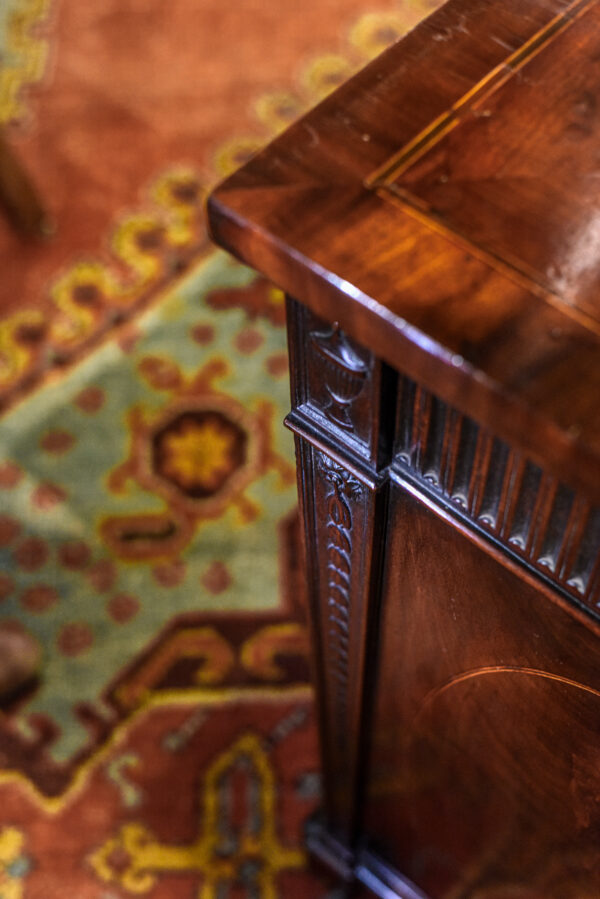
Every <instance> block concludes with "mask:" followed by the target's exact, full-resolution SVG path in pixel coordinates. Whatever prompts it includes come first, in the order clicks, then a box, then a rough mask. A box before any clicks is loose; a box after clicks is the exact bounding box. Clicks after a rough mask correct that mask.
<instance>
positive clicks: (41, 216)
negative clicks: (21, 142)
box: [0, 131, 49, 237]
mask: <svg viewBox="0 0 600 899" xmlns="http://www.w3.org/2000/svg"><path fill="white" fill-rule="evenodd" d="M0 207H1V208H2V212H3V213H4V214H5V215H6V217H7V218H8V219H9V220H10V222H11V224H12V225H13V226H14V227H15V228H16V229H17V230H18V231H19V232H20V233H21V234H23V235H24V236H27V237H45V236H47V234H48V230H49V226H48V218H47V216H46V213H45V211H44V207H43V206H42V203H41V201H40V198H39V196H38V193H37V191H36V189H35V187H34V186H33V184H32V182H31V179H30V178H29V176H28V174H27V173H26V172H25V170H24V169H23V166H22V165H21V163H20V162H19V161H18V159H17V158H16V156H15V154H14V153H13V151H12V150H11V148H10V147H9V146H8V144H7V142H6V140H5V138H4V135H3V134H2V132H1V131H0Z"/></svg>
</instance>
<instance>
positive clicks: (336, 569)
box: [297, 437, 385, 844]
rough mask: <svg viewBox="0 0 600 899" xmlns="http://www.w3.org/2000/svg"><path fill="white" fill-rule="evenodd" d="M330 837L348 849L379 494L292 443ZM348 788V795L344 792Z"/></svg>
mask: <svg viewBox="0 0 600 899" xmlns="http://www.w3.org/2000/svg"><path fill="white" fill-rule="evenodd" d="M297 453H298V461H299V484H300V491H301V497H302V501H303V506H304V509H303V513H304V515H303V517H304V521H305V526H306V538H307V539H306V545H307V556H308V558H307V570H308V576H309V593H310V597H311V603H312V614H311V620H312V625H313V645H314V647H315V648H316V668H317V671H316V673H317V697H318V702H319V707H320V716H321V739H322V746H323V756H324V768H325V777H324V782H325V784H326V795H325V798H324V799H325V814H326V818H327V823H328V827H329V829H330V831H331V832H332V833H333V834H337V835H338V836H339V837H340V839H342V840H343V841H345V842H346V843H347V844H350V843H351V839H352V828H353V822H354V821H355V809H356V802H357V795H356V788H357V782H358V773H359V768H360V765H361V752H362V749H361V747H362V737H361V733H362V729H363V712H364V696H365V684H366V682H367V680H368V678H367V670H366V669H367V666H366V661H367V656H368V644H369V632H370V620H371V617H372V613H373V609H374V602H375V596H376V593H377V586H376V585H377V581H378V578H379V568H380V558H379V556H378V554H377V551H376V550H375V543H376V541H375V531H376V529H378V528H379V527H381V522H382V513H383V502H384V495H383V493H384V490H385V488H383V489H381V488H380V489H377V488H376V487H374V485H373V484H372V483H368V482H367V480H368V479H365V480H363V479H362V478H361V477H360V476H358V475H357V474H354V473H351V472H350V471H349V470H348V469H347V468H345V466H344V465H343V464H341V462H339V461H337V460H334V459H332V458H331V457H330V456H329V455H328V454H326V453H323V452H321V451H320V450H318V449H316V448H314V447H313V446H311V445H310V444H309V442H308V441H307V440H306V439H305V438H304V437H298V438H297ZM349 784H350V785H352V788H350V789H349Z"/></svg>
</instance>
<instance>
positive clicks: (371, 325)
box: [210, 0, 600, 499]
mask: <svg viewBox="0 0 600 899" xmlns="http://www.w3.org/2000/svg"><path fill="white" fill-rule="evenodd" d="M599 32H600V14H599V11H598V4H597V3H596V2H594V0H587V2H586V0H584V2H581V0H580V2H575V3H573V2H567V0H525V2H523V0H502V2H499V0H487V2H486V0H477V2H474V0H451V2H449V3H447V4H446V5H445V6H444V7H442V8H441V9H440V10H439V11H438V12H437V13H435V14H434V15H433V16H431V17H430V18H429V19H428V20H426V21H425V22H424V23H423V24H422V25H421V26H419V27H418V28H416V29H415V31H413V32H412V33H411V34H410V35H409V36H408V37H407V38H406V39H405V40H403V41H401V42H400V43H398V44H397V45H395V46H394V47H392V48H391V49H390V50H389V51H388V52H386V53H384V54H383V55H382V56H381V57H380V58H379V59H378V60H376V61H375V62H374V63H373V64H371V65H370V66H368V67H367V68H366V69H365V70H364V71H363V72H362V73H360V74H359V75H358V76H357V77H356V78H354V79H352V81H351V82H350V83H349V84H348V85H346V86H345V87H344V88H342V89H341V90H340V91H337V92H336V93H335V94H334V95H333V96H332V97H330V98H328V99H327V100H325V101H324V103H322V104H321V105H320V106H319V107H318V108H317V109H316V110H315V111H314V112H312V113H310V114H309V116H307V117H305V118H304V119H302V120H300V122H299V123H298V124H296V125H295V126H294V127H293V128H291V129H290V130H289V131H288V132H286V134H284V135H283V136H282V137H281V138H279V139H278V140H277V141H275V143H274V144H272V145H271V146H270V148H268V149H267V150H266V151H265V152H263V153H260V154H258V155H257V156H256V157H255V159H254V160H253V161H252V162H251V163H250V164H249V165H248V166H246V167H245V168H244V169H243V170H242V171H241V172H240V173H238V174H237V175H235V176H233V178H231V179H229V180H228V181H227V182H226V183H225V184H224V185H223V186H221V187H220V188H219V189H218V190H217V192H216V193H215V194H214V195H213V197H212V198H211V200H210V219H211V227H212V229H213V234H214V236H215V238H216V240H217V242H219V243H221V244H222V245H224V246H227V247H229V248H230V249H231V250H232V251H234V252H235V253H236V254H237V255H238V256H240V257H241V258H243V259H244V260H245V261H247V262H249V263H250V264H251V265H254V266H255V267H257V268H258V269H260V270H261V271H264V272H266V273H267V274H268V275H269V276H270V277H271V278H272V279H273V280H274V281H275V282H276V283H278V284H280V285H282V286H283V287H284V288H285V289H286V290H287V291H288V292H290V293H291V294H292V295H294V296H302V299H303V302H306V303H307V304H308V305H309V306H312V308H314V309H318V311H319V312H320V314H323V315H324V316H325V317H326V318H328V319H330V320H339V321H340V322H341V324H342V325H343V326H344V328H345V329H346V330H347V331H348V332H349V333H350V334H352V335H353V336H354V337H356V338H358V339H359V340H361V342H362V343H363V344H364V345H366V346H367V347H369V348H373V349H375V350H376V351H377V353H378V354H379V355H380V356H381V357H382V358H383V359H385V360H386V361H387V362H388V363H389V364H391V365H393V366H396V367H397V366H399V365H401V366H402V368H403V369H404V370H405V371H407V372H408V373H409V374H411V376H412V377H414V378H415V379H417V380H419V381H420V382H422V383H423V384H424V385H425V386H427V387H428V388H429V389H431V390H433V391H434V392H436V393H437V394H439V395H440V396H441V397H442V398H443V399H444V400H446V401H447V402H451V403H454V404H455V405H457V406H458V407H459V408H462V409H463V410H464V411H469V412H470V413H471V414H474V415H475V416H476V417H477V418H478V420H480V421H482V422H484V423H486V424H488V425H490V426H491V425H493V426H494V428H495V429H496V430H497V431H498V432H499V433H500V434H501V435H502V436H504V437H505V438H506V439H508V440H511V441H514V442H516V443H518V444H520V445H522V446H523V447H524V448H525V449H526V450H527V451H528V452H529V453H531V454H532V456H533V457H534V458H537V459H538V460H542V459H547V458H548V452H547V449H548V445H549V444H551V445H552V448H553V449H552V453H551V462H550V464H551V465H552V467H553V468H554V470H555V471H557V472H558V473H560V474H562V475H565V474H566V475H567V477H568V479H569V480H570V481H572V482H573V483H576V484H578V485H580V486H582V487H584V488H585V489H586V490H587V491H588V492H590V494H591V495H594V496H595V498H596V499H600V476H599V475H600V417H599V416H598V415H597V414H596V405H597V403H596V397H597V395H598V390H599V388H600V352H599V350H600V334H599V329H598V319H597V316H596V315H595V313H593V308H592V307H593V305H594V302H596V303H597V300H594V290H595V283H596V282H597V280H598V272H597V268H595V263H594V262H590V260H595V258H596V253H595V250H594V247H595V246H596V243H597V231H598V224H597V214H596V213H595V209H596V203H597V199H598V186H599V183H600V182H599V179H598V178H597V177H596V174H597V172H596V169H595V167H596V165H597V154H596V151H595V141H594V131H595V129H596V127H597V116H596V115H595V113H594V102H595V100H594V98H595V97H596V96H597V95H598V92H599V91H600V73H599V72H598V65H597V60H596V57H595V55H594V50H593V48H594V46H595V43H594V42H595V41H596V42H597V41H598V40H599V37H598V35H599ZM582 36H583V38H584V39H583V40H582ZM574 54H575V55H576V60H577V62H576V64H574V61H573V56H574ZM521 90H524V91H525V93H523V95H522V97H523V99H522V100H521V99H519V100H517V99H516V98H517V96H519V97H521V93H520V92H521ZM525 94H527V97H526V98H525ZM553 99H556V103H553V102H552V101H553ZM488 112H489V113H490V115H487V113H488ZM478 113H483V114H482V115H479V114H478ZM448 123H451V124H453V126H454V127H452V128H451V130H450V131H449V132H447V130H446V126H447V125H448ZM586 129H587V135H586V134H584V131H586ZM497 138H498V140H500V143H498V142H497ZM463 141H464V143H465V153H464V157H463V150H462V147H463ZM502 141H503V142H502ZM425 144H426V145H427V151H426V152H425V153H423V147H424V145H425ZM459 145H460V147H461V149H460V150H459V151H458V152H459V155H460V157H461V158H460V162H459V161H458V160H457V156H456V152H457V151H456V147H458V146H459ZM411 158H412V159H413V162H412V167H409V168H408V169H406V170H405V171H402V166H403V165H404V164H405V162H406V160H408V159H411ZM399 160H400V163H401V165H400V169H401V174H399V175H398V178H397V180H396V167H397V165H398V161H399ZM402 160H404V162H403V161H402ZM540 160H543V164H538V162H539V161H540ZM553 162H554V163H556V166H555V167H554V166H553ZM429 165H430V166H431V172H430V173H429V176H428V174H427V173H428V171H429V169H428V168H427V167H428V166H429ZM444 166H446V168H447V171H446V170H445V169H444ZM438 170H439V173H438V175H437V177H438V181H437V182H435V177H436V174H435V173H436V172H438ZM428 177H430V178H431V179H433V181H432V183H431V184H430V183H429V182H428V180H427V179H428ZM439 178H441V179H442V180H441V182H440V181H439ZM446 179H447V180H446ZM407 184H410V188H411V189H410V191H409V190H408V189H407ZM413 188H414V189H413ZM517 188H518V189H517ZM408 193H410V197H411V198H412V199H409V198H407V194H408ZM419 194H421V195H422V196H420V195H419ZM482 197H483V199H484V200H485V202H483V203H482V202H481V199H482ZM556 198H558V200H559V201H560V202H556V203H555V202H554V201H555V200H556ZM530 199H533V201H534V206H535V209H536V210H539V216H537V214H536V216H535V218H536V224H535V228H534V229H531V227H530V226H531V218H532V217H533V215H529V214H528V215H524V214H523V207H524V204H527V203H529V201H530ZM417 200H418V201H419V202H417ZM436 203H437V204H438V205H439V206H440V208H439V209H438V208H437V207H436ZM498 204H500V205H498ZM535 204H537V205H535ZM549 205H550V206H551V207H552V210H551V214H547V212H548V206H549ZM563 213H564V214H565V216H566V217H565V218H563ZM498 215H501V217H502V221H503V223H502V224H498V223H497V222H496V218H497V216H498ZM466 222H469V223H471V224H469V225H468V226H467V225H466V224H465V223H466ZM506 223H509V224H506ZM498 229H499V230H498ZM596 265H597V263H596ZM542 274H543V277H541V275H542Z"/></svg>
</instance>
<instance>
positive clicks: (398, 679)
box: [364, 488, 600, 899]
mask: <svg viewBox="0 0 600 899" xmlns="http://www.w3.org/2000/svg"><path fill="white" fill-rule="evenodd" d="M390 514H391V519H392V526H391V528H390V535H391V537H390V539H391V541H392V545H391V546H390V547H389V553H388V557H387V558H388V564H387V567H386V573H385V586H384V595H385V596H386V601H385V603H384V608H383V616H382V620H381V624H380V634H381V655H380V658H381V663H380V670H379V673H378V680H377V687H376V690H375V696H376V702H375V715H374V723H373V736H372V741H373V742H372V763H371V768H370V773H369V780H368V786H367V811H366V814H365V825H364V826H365V830H366V831H367V832H368V833H369V835H370V838H371V840H372V841H373V843H374V845H376V846H377V848H378V850H379V852H380V853H381V854H382V855H384V856H385V857H386V858H388V859H390V860H391V861H393V863H394V865H395V866H396V867H397V868H398V870H400V871H403V872H404V873H405V874H406V875H408V877H409V878H411V879H412V880H413V881H415V882H416V883H418V884H419V886H420V887H422V888H423V889H424V890H425V891H426V893H427V894H428V895H431V896H436V897H437V896H444V897H457V896H464V897H475V896H476V897H481V899H483V897H486V899H517V897H518V899H538V897H539V899H541V897H544V899H550V897H553V899H554V897H556V899H558V897H560V899H592V897H595V896H597V895H598V894H599V892H600V856H599V854H598V834H599V832H600V664H599V663H600V642H599V641H598V636H597V634H595V633H592V632H591V631H590V630H589V629H588V628H586V627H585V626H584V625H583V624H581V623H580V622H578V621H576V620H574V619H573V618H572V617H571V616H570V615H569V614H568V613H567V612H566V611H565V612H561V611H559V610H556V609H549V608H548V601H547V600H546V598H545V597H543V596H542V595H541V594H540V593H539V592H538V591H536V589H535V588H534V587H532V586H530V585H526V584H523V582H522V581H520V580H519V578H518V575H517V574H515V573H514V572H511V571H508V570H507V569H506V568H505V567H504V566H502V564H500V563H499V562H498V561H497V560H495V559H492V558H490V557H489V556H488V555H486V553H485V552H483V551H482V550H481V549H480V548H479V547H477V546H475V545H473V544H470V543H468V542H466V541H465V540H464V538H463V537H462V535H461V534H460V533H459V532H457V531H456V530H454V529H451V528H448V527H447V526H446V524H445V522H443V521H442V520H440V519H439V518H438V517H436V516H435V515H434V514H433V513H432V512H431V511H429V510H428V509H426V508H424V507H423V505H422V504H420V503H418V501H417V499H416V498H415V497H413V496H407V495H406V493H405V492H404V491H402V490H400V489H396V488H395V489H393V491H392V500H391V509H390ZM407 534H410V535H411V536H410V541H407V539H406V536H407Z"/></svg>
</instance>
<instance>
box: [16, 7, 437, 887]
mask: <svg viewBox="0 0 600 899" xmlns="http://www.w3.org/2000/svg"><path fill="white" fill-rule="evenodd" d="M437 5H439V2H438V0H434V2H431V0H412V2H410V0H404V2H402V0H389V2H386V0H381V2H378V4H377V7H376V8H370V7H369V6H368V4H367V3H366V2H365V0H345V2H344V3H342V2H341V0H308V2H305V3H303V4H302V5H301V6H300V5H298V7H296V6H291V7H282V6H281V5H280V4H276V3H275V2H274V0H263V2H262V3H258V2H256V0H239V2H238V3H236V4H235V5H234V6H233V7H227V6H223V5H222V4H219V3H217V2H216V0H176V2H174V3H169V4H166V3H164V2H163V0H90V2H85V3H82V2H81V0H3V3H2V5H0V50H1V53H0V63H1V64H0V124H1V125H2V127H3V128H4V132H5V134H6V137H7V139H8V140H9V141H10V142H11V144H12V146H13V148H14V150H15V152H16V153H17V155H18V157H19V159H20V160H21V162H22V164H23V165H24V166H25V167H26V169H27V170H28V171H29V173H30V175H31V177H32V179H33V180H34V181H35V183H36V185H37V187H38V190H39V192H40V194H41V196H42V197H43V201H44V203H45V205H46V208H47V211H48V215H49V217H50V218H51V219H52V221H53V223H54V231H53V234H52V236H51V237H49V238H48V239H47V240H46V241H44V242H39V243H36V242H32V241H30V242H26V241H24V240H22V239H21V238H19V237H18V235H16V234H15V233H13V232H12V231H11V230H10V228H9V226H8V225H7V223H5V222H4V221H3V220H0V260H1V263H2V282H1V284H0V411H1V416H0V603H1V605H0V612H1V617H2V621H4V622H7V621H9V622H13V621H17V622H19V624H20V625H21V626H23V627H25V628H26V629H27V630H28V631H29V632H30V633H31V634H32V635H33V636H34V637H35V638H37V639H38V640H39V641H40V643H41V644H42V646H43V650H44V662H43V670H42V672H41V675H40V678H39V680H38V682H37V683H36V684H34V685H33V686H32V688H31V689H29V690H28V691H27V692H26V693H24V694H22V695H20V696H19V697H18V698H16V699H15V700H14V701H12V702H11V703H10V704H8V705H7V706H6V707H5V708H4V710H3V712H2V713H1V717H0V763H1V770H0V899H55V897H56V899H58V897H61V899H62V897H65V896H69V897H70V896H73V897H77V899H123V897H127V896H136V895H138V896H139V895H144V896H148V897H150V899H166V897H170V899H184V897H185V899H187V897H189V899H192V897H194V899H196V897H197V899H246V897H247V899H275V897H290V899H294V897H298V899H299V897H309V896H310V897H313V896H314V897H319V899H325V897H329V899H334V897H335V896H336V895H337V893H336V891H335V889H334V887H333V886H332V885H331V884H330V883H329V881H328V880H327V879H326V878H325V876H324V875H323V874H322V873H320V872H316V871H313V870H312V869H311V868H310V866H309V864H308V862H307V859H306V856H305V854H304V851H303V848H302V825H303V822H304V820H305V819H306V817H307V815H308V814H310V813H311V812H312V811H313V810H314V808H315V806H316V803H317V801H318V794H319V778H318V753H317V744H316V733H315V724H314V718H313V710H312V697H311V692H310V686H309V683H310V678H309V665H308V658H307V637H306V629H305V624H304V620H303V613H302V591H303V577H302V573H301V560H300V555H301V553H300V540H299V525H298V516H297V511H296V489H295V475H294V468H293V454H292V446H291V439H290V438H289V436H288V435H287V434H286V433H285V432H284V430H283V428H282V427H281V420H282V418H283V416H284V414H285V412H286V411H287V406H288V397H287V393H288V384H287V358H286V347H285V333H284V313H283V297H282V295H281V293H280V291H278V290H277V289H276V288H274V287H273V286H271V285H269V284H268V283H266V282H265V281H264V280H262V279H261V278H258V277H257V276H256V275H255V274H254V273H252V272H251V271H249V270H248V269H246V268H244V267H242V266H240V265H238V264H237V263H234V262H233V261H232V260H230V259H228V258H227V257H226V256H225V255H224V254H222V253H221V252H218V251H215V250H214V249H211V247H210V246H209V243H208V240H207V237H206V232H205V229H204V217H203V202H204V197H205V194H206V191H207V189H208V188H209V187H210V185H211V184H213V183H214V182H215V180H216V179H217V178H218V177H220V176H221V175H223V174H225V173H227V172H228V171H230V170H231V169H232V168H234V167H235V166H236V165H238V164H239V163H240V162H242V161H243V160H244V159H245V158H247V157H248V155H249V154H250V153H252V152H254V151H255V150H256V149H257V148H258V147H259V146H261V145H262V144H264V143H265V142H266V140H268V139H269V138H270V137H272V136H273V135H274V134H275V133H276V132H277V131H278V130H279V129H281V128H283V127H285V125H287V124H288V123H289V122H290V121H291V120H293V119H294V118H295V117H296V116H297V115H299V114H300V113H301V112H302V111H304V110H305V109H307V108H308V107H309V106H310V105H312V104H313V103H314V102H316V101H317V100H318V99H319V98H320V97H321V96H323V95H324V94H325V93H326V92H327V91H329V90H331V89H332V87H334V86H335V85H336V84H338V83H339V82H340V81H341V80H343V79H345V78H346V77H347V76H348V75H350V74H351V73H352V72H353V71H354V70H356V69H357V68H358V67H359V66H360V65H362V64H363V63H364V62H365V61H367V60H368V59H369V58H370V57H371V56H373V55H375V54H376V53H377V52H379V51H380V50H381V49H383V47H384V46H385V45H386V44H387V43H389V42H390V41H392V40H393V39H394V38H395V37H397V36H398V35H400V34H402V33H403V32H404V31H406V30H407V29H408V28H410V27H412V26H413V25H414V24H415V23H416V22H417V21H418V20H419V19H420V18H422V17H423V16H424V15H425V14H426V13H427V12H430V11H431V10H432V9H433V8H434V7H435V6H437Z"/></svg>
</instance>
